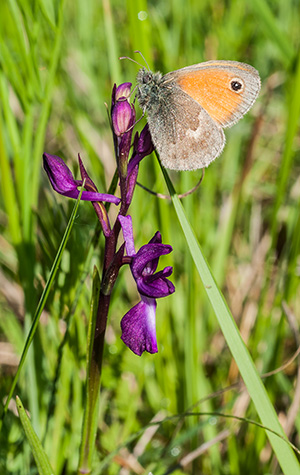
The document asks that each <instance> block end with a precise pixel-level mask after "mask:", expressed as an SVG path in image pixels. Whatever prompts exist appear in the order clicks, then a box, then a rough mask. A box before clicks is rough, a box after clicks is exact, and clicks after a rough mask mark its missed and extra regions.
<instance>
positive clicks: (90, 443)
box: [78, 269, 110, 475]
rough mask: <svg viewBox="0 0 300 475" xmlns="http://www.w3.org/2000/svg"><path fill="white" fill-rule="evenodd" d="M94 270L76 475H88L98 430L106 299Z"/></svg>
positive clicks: (107, 301) (107, 298)
mask: <svg viewBox="0 0 300 475" xmlns="http://www.w3.org/2000/svg"><path fill="white" fill-rule="evenodd" d="M100 288H101V283H100V277H99V273H98V270H97V269H95V270H94V278H93V297H92V311H91V318H90V323H89V331H88V354H87V384H86V406H85V412H84V419H83V429H82V439H81V447H80V458H79V464H78V474H80V475H82V474H88V473H91V471H92V461H93V454H94V449H95V439H96V433H97V426H98V413H99V402H100V382H101V372H102V359H103V347H104V336H105V330H106V322H107V315H108V308H109V301H110V296H107V295H103V294H102V293H101V290H100Z"/></svg>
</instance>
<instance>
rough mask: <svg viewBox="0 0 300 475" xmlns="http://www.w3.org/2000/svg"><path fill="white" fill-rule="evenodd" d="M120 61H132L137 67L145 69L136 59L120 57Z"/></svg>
mask: <svg viewBox="0 0 300 475" xmlns="http://www.w3.org/2000/svg"><path fill="white" fill-rule="evenodd" d="M119 59H129V61H132V62H133V63H135V64H137V65H138V66H140V67H141V68H142V67H143V65H142V64H140V63H138V62H137V61H135V59H132V58H129V56H120V57H119Z"/></svg>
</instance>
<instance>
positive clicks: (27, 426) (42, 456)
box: [16, 396, 54, 475]
mask: <svg viewBox="0 0 300 475" xmlns="http://www.w3.org/2000/svg"><path fill="white" fill-rule="evenodd" d="M16 403H17V409H18V413H19V416H20V420H21V423H22V426H23V429H24V432H25V434H26V437H27V440H28V442H29V444H30V447H31V450H32V453H33V456H34V460H35V462H36V465H37V468H38V472H39V474H40V475H53V474H54V471H53V469H52V467H51V465H50V462H49V459H48V457H47V454H46V452H45V451H44V449H43V446H42V444H41V442H40V439H39V438H38V436H37V435H36V433H35V432H34V430H33V427H32V425H31V422H30V419H29V417H28V416H27V414H26V411H25V409H24V407H23V404H22V401H21V399H20V398H19V397H18V396H17V397H16Z"/></svg>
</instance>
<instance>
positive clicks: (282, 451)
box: [162, 168, 300, 475]
mask: <svg viewBox="0 0 300 475" xmlns="http://www.w3.org/2000/svg"><path fill="white" fill-rule="evenodd" d="M162 171H163V174H164V177H165V180H166V183H167V186H168V189H169V193H170V195H171V197H172V202H173V205H174V208H175V211H176V214H177V217H178V220H179V222H180V224H181V227H182V230H183V233H184V235H185V238H186V241H187V244H188V246H189V250H190V253H191V255H192V257H193V260H194V262H195V265H196V267H197V270H198V273H199V276H200V278H201V280H202V283H203V285H204V288H205V291H206V293H207V296H208V298H209V300H210V303H211V305H212V307H213V309H214V311H215V314H216V317H217V319H218V322H219V325H220V327H221V329H222V332H223V335H224V338H225V339H226V342H227V344H228V346H229V349H230V351H231V353H232V356H233V357H234V359H235V361H236V363H237V365H238V368H239V370H240V373H241V375H242V378H243V380H244V382H245V385H246V386H247V389H248V391H249V394H250V396H251V399H252V401H253V403H254V405H255V408H256V410H257V413H258V415H259V417H260V419H261V421H262V424H263V425H264V426H267V427H269V428H270V429H271V430H274V431H275V432H278V433H279V434H280V435H282V436H283V437H285V434H284V431H283V429H282V427H281V425H280V423H279V421H278V418H277V414H276V412H275V409H274V407H273V406H272V404H271V402H270V399H269V397H268V394H267V391H266V389H265V387H264V385H263V383H262V381H261V379H260V377H259V374H258V373H257V370H256V368H255V365H254V363H253V361H252V359H251V356H250V354H249V351H248V349H247V347H246V346H245V344H244V342H243V340H242V337H241V335H240V333H239V330H238V328H237V325H236V323H235V321H234V319H233V316H232V315H231V312H230V310H229V308H228V306H227V303H226V301H225V299H224V296H223V294H222V293H221V291H220V289H219V288H218V285H217V283H216V281H215V279H214V276H213V275H212V273H211V270H210V268H209V265H208V263H207V261H206V259H205V257H204V255H203V254H202V251H201V248H200V245H199V243H198V241H197V239H196V237H195V234H194V231H193V229H192V227H191V225H190V223H189V221H188V219H187V217H186V214H185V211H184V208H183V206H182V204H181V202H180V200H179V198H178V196H177V195H176V192H175V190H174V187H173V185H172V183H171V181H170V179H169V176H168V174H167V172H166V170H165V169H163V168H162ZM266 433H267V436H268V438H269V440H270V443H271V445H272V447H273V450H274V452H275V454H276V456H277V459H278V462H279V464H280V466H281V468H282V471H283V473H284V474H285V475H290V474H291V473H293V474H295V475H296V474H300V466H299V463H298V461H297V459H296V456H295V454H294V452H293V451H292V449H291V448H290V446H288V445H287V444H286V443H285V442H284V441H283V440H281V439H280V438H278V437H277V436H276V435H274V434H273V433H271V432H266Z"/></svg>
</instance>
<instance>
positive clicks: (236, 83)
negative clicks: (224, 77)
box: [229, 78, 244, 93]
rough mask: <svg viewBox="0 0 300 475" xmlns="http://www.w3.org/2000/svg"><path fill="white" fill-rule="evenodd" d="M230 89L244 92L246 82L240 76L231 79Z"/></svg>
mask: <svg viewBox="0 0 300 475" xmlns="http://www.w3.org/2000/svg"><path fill="white" fill-rule="evenodd" d="M229 86H230V89H231V90H232V91H233V92H238V93H240V92H242V91H243V90H244V83H243V81H242V80H241V79H239V78H233V79H231V81H230V85H229Z"/></svg>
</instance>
